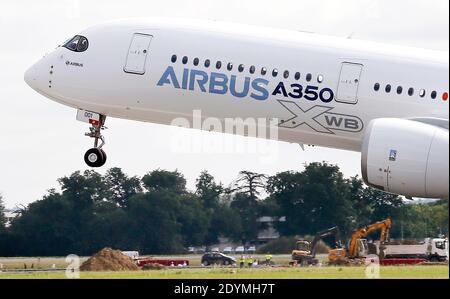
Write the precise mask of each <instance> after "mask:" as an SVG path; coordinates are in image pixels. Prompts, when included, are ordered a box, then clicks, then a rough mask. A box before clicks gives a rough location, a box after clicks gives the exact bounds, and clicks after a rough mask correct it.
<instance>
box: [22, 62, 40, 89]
mask: <svg viewBox="0 0 450 299" xmlns="http://www.w3.org/2000/svg"><path fill="white" fill-rule="evenodd" d="M37 75H38V72H37V70H36V66H32V67H30V68H29V69H28V70H27V71H26V72H25V76H24V79H25V82H26V83H27V84H28V85H29V86H30V87H31V88H33V89H36V88H37V85H36V83H37V81H38V76H37Z"/></svg>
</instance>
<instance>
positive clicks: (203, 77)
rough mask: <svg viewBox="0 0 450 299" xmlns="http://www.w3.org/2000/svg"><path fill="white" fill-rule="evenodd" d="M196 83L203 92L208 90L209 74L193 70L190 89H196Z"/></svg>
mask: <svg viewBox="0 0 450 299" xmlns="http://www.w3.org/2000/svg"><path fill="white" fill-rule="evenodd" d="M197 77H200V78H197ZM195 83H198V86H199V87H200V90H201V91H202V92H206V88H205V85H206V83H208V74H207V73H205V72H203V71H197V70H192V71H191V78H190V82H189V90H192V91H194V90H195Z"/></svg>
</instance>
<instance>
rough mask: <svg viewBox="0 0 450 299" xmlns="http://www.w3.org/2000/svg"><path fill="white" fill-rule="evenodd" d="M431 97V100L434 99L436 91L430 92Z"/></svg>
mask: <svg viewBox="0 0 450 299" xmlns="http://www.w3.org/2000/svg"><path fill="white" fill-rule="evenodd" d="M431 98H432V99H433V100H435V99H436V98H437V91H433V92H432V93H431Z"/></svg>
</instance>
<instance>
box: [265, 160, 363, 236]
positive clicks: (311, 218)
mask: <svg viewBox="0 0 450 299" xmlns="http://www.w3.org/2000/svg"><path fill="white" fill-rule="evenodd" d="M350 190H351V184H350V182H349V181H348V180H345V179H344V177H343V174H342V173H341V172H340V170H339V167H337V166H335V165H329V164H327V163H312V164H309V165H307V166H306V168H305V170H304V171H303V172H301V173H298V172H284V173H280V174H278V175H276V176H274V177H271V178H269V181H268V185H267V192H268V193H269V194H270V196H271V197H272V198H273V200H275V201H276V202H277V204H278V206H279V216H286V222H284V223H279V224H278V229H279V231H280V232H281V234H282V235H285V236H295V235H312V234H315V233H316V232H317V231H320V230H323V229H326V228H329V227H333V226H336V225H337V226H339V227H340V228H341V230H342V231H343V232H344V233H348V232H350V231H351V230H352V228H353V226H354V222H355V211H354V209H353V207H352V202H351V200H350Z"/></svg>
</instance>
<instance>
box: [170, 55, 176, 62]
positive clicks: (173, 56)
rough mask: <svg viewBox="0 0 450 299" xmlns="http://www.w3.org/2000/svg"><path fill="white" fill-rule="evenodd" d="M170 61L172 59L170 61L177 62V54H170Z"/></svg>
mask: <svg viewBox="0 0 450 299" xmlns="http://www.w3.org/2000/svg"><path fill="white" fill-rule="evenodd" d="M171 61H172V63H175V62H177V55H172V59H171Z"/></svg>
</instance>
